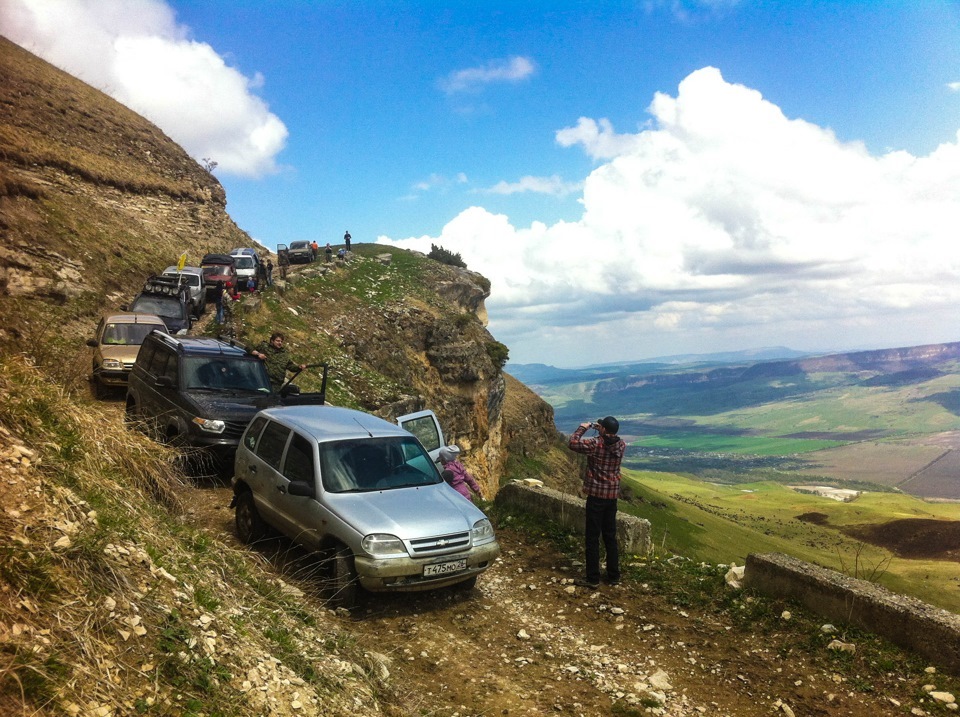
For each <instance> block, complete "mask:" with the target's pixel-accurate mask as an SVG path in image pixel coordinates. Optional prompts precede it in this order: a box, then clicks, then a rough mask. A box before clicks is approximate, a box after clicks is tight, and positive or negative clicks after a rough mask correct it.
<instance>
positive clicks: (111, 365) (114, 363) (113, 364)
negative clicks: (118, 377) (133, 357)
mask: <svg viewBox="0 0 960 717" xmlns="http://www.w3.org/2000/svg"><path fill="white" fill-rule="evenodd" d="M103 368H107V369H110V370H111V371H119V370H120V369H122V368H123V361H120V360H119V359H104V360H103Z"/></svg>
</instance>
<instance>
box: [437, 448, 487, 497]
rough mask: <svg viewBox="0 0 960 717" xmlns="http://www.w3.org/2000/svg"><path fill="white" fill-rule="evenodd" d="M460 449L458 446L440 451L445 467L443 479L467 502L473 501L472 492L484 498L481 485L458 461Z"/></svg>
mask: <svg viewBox="0 0 960 717" xmlns="http://www.w3.org/2000/svg"><path fill="white" fill-rule="evenodd" d="M459 453H460V449H459V448H457V447H456V446H445V447H444V448H441V449H440V465H442V466H443V472H442V475H443V478H444V480H445V481H447V483H449V484H450V486H451V487H452V488H453V489H454V490H455V491H457V493H459V494H460V495H462V496H463V497H464V498H466V499H467V500H472V499H471V497H470V491H471V489H472V490H473V492H474V493H476V494H477V495H479V496H480V497H481V498H483V494H482V493H481V492H480V484H479V483H477V481H476V480H475V479H474V477H473V476H472V475H470V474H469V473H468V472H467V469H466V468H464V467H463V464H462V463H461V462H460V461H458V460H457V455H459Z"/></svg>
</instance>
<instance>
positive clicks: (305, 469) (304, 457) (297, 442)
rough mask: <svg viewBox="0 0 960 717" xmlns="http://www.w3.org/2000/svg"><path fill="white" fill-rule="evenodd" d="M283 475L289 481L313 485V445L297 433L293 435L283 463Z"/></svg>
mask: <svg viewBox="0 0 960 717" xmlns="http://www.w3.org/2000/svg"><path fill="white" fill-rule="evenodd" d="M283 475H284V476H286V478H287V479H288V480H290V481H295V480H299V481H305V482H307V483H309V484H310V485H313V476H314V472H313V445H312V444H311V443H310V441H308V440H307V439H306V438H304V437H303V436H301V435H300V434H299V433H294V434H293V438H292V439H291V440H290V447H289V448H287V457H286V459H285V460H284V462H283Z"/></svg>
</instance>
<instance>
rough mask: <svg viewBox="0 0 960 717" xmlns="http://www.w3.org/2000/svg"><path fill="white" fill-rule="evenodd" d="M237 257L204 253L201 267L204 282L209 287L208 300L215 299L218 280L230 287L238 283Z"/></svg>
mask: <svg viewBox="0 0 960 717" xmlns="http://www.w3.org/2000/svg"><path fill="white" fill-rule="evenodd" d="M235 264H236V259H234V258H233V257H232V256H230V255H229V254H204V255H203V259H201V260H200V269H201V270H203V283H204V286H206V287H207V300H208V301H209V300H211V299H214V298H216V297H214V291H215V290H216V288H217V282H218V281H222V282H223V285H224V287H225V288H227V289H229V288H231V287H234V286H236V284H237V269H236V267H235Z"/></svg>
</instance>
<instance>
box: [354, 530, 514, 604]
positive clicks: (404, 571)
mask: <svg viewBox="0 0 960 717" xmlns="http://www.w3.org/2000/svg"><path fill="white" fill-rule="evenodd" d="M498 555H500V545H499V544H498V543H497V541H493V542H490V543H484V544H483V545H479V546H477V547H475V548H473V549H471V550H469V551H468V552H465V553H454V554H453V555H444V556H442V557H434V558H418V559H414V558H409V557H402V558H367V557H362V556H357V557H356V558H355V560H354V564H355V566H356V569H357V576H358V578H359V581H360V584H361V585H362V586H363V587H364V588H366V589H367V590H370V591H372V592H384V591H399V592H411V591H417V590H433V589H434V588H442V587H445V586H447V585H455V584H456V583H459V582H463V581H464V580H467V579H468V578H471V577H473V576H474V575H479V574H480V573H482V572H483V571H484V570H486V569H487V568H489V567H490V566H491V565H492V564H493V561H494V560H495V559H496V558H497V556H498ZM464 558H466V561H467V567H466V569H465V570H460V571H459V572H456V573H448V574H446V575H437V576H431V577H425V576H424V575H423V568H424V566H425V565H430V564H434V563H448V562H452V561H454V560H462V559H464Z"/></svg>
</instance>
